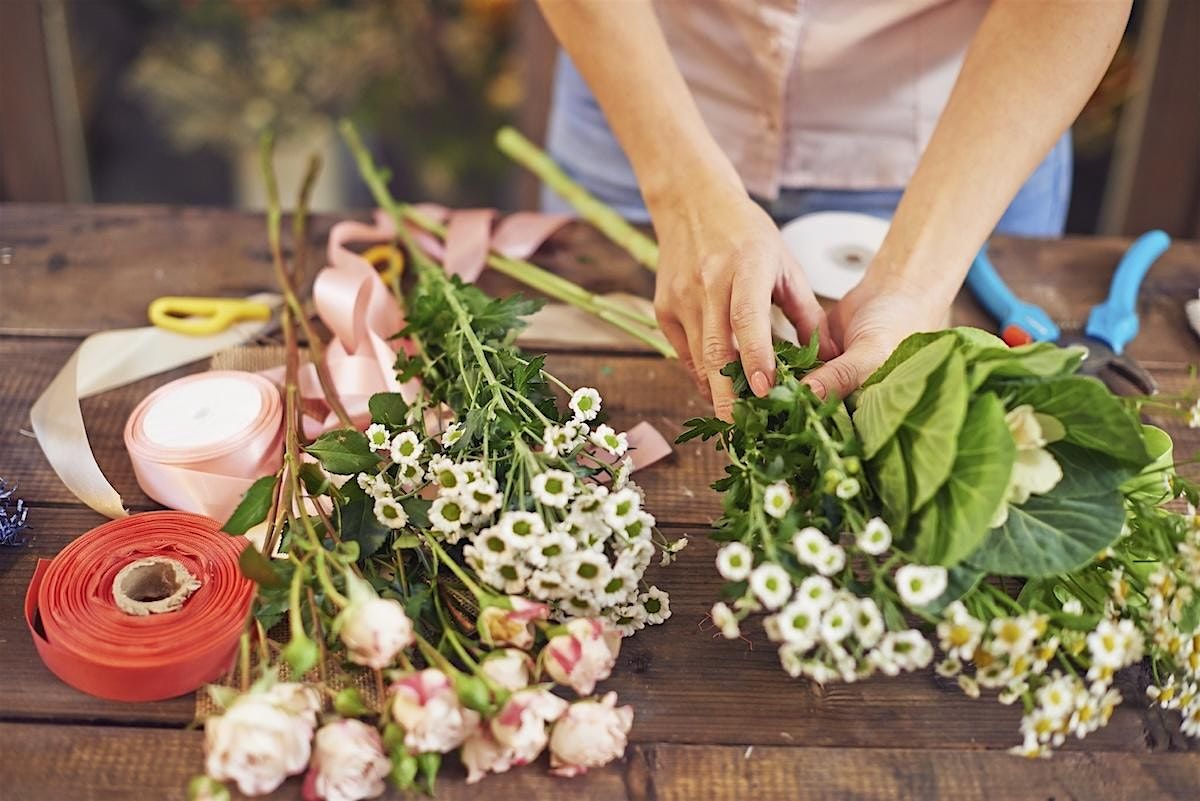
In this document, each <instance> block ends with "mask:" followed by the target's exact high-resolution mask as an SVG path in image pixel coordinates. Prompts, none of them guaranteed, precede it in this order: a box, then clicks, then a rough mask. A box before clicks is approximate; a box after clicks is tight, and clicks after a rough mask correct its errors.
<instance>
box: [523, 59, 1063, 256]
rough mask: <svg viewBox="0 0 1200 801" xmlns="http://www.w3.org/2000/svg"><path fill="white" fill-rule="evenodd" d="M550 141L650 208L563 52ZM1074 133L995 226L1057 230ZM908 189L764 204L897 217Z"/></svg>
mask: <svg viewBox="0 0 1200 801" xmlns="http://www.w3.org/2000/svg"><path fill="white" fill-rule="evenodd" d="M546 145H547V150H549V152H550V155H551V156H553V157H554V160H555V161H557V162H558V163H559V164H560V165H562V167H563V169H564V170H565V171H566V173H567V174H568V175H570V176H571V177H572V178H574V179H575V180H576V181H578V182H579V183H581V184H582V185H583V186H584V187H586V188H587V190H588V191H589V192H591V193H592V194H593V195H595V196H596V197H598V198H599V199H600V200H603V201H604V202H605V203H607V204H608V205H610V206H612V207H613V208H614V209H616V211H618V212H619V213H620V214H622V215H623V216H624V217H626V218H627V219H629V220H632V221H634V222H648V221H649V219H650V215H649V214H648V213H647V212H646V206H645V204H644V203H643V202H642V196H641V192H639V191H638V185H637V179H636V178H635V177H634V174H633V168H632V167H631V166H630V164H629V159H627V158H626V157H625V153H624V151H622V150H621V146H620V144H618V142H617V140H616V137H615V136H613V134H612V131H611V130H610V129H609V127H608V122H607V121H606V120H605V119H604V113H603V112H602V111H601V110H600V106H599V104H597V103H596V99H595V98H594V97H593V96H592V93H591V90H590V89H588V87H587V84H586V83H584V80H583V78H582V77H581V76H580V75H579V73H578V71H576V69H575V67H574V65H573V64H572V63H571V61H570V59H568V58H567V57H566V56H564V55H562V54H560V55H559V59H558V65H557V68H556V74H555V80H554V94H553V97H552V100H551V108H550V119H549V124H548V129H547V134H546ZM1071 164H1072V151H1071V135H1070V132H1069V131H1068V132H1067V133H1066V134H1064V135H1063V136H1062V138H1061V139H1059V141H1058V143H1057V144H1055V146H1054V149H1053V150H1051V151H1050V155H1048V156H1047V157H1046V159H1045V160H1044V161H1043V162H1042V163H1041V164H1040V165H1039V166H1038V168H1037V169H1036V170H1035V171H1034V172H1033V174H1032V175H1031V176H1030V177H1029V179H1028V180H1027V181H1026V182H1025V184H1024V186H1022V187H1021V189H1020V191H1018V192H1017V195H1016V197H1014V198H1013V200H1012V202H1011V203H1010V204H1009V206H1008V209H1007V210H1006V211H1005V212H1004V215H1003V216H1002V217H1001V218H1000V222H999V223H998V224H997V225H996V232H997V233H1003V234H1013V235H1016V236H1030V237H1057V236H1061V235H1062V233H1063V228H1064V227H1065V225H1066V220H1067V204H1068V201H1069V200H1070V196H1071ZM902 191H903V189H902V188H900V187H897V188H894V189H874V190H851V189H809V188H803V187H796V188H784V189H783V190H781V191H780V194H779V197H778V198H776V199H775V200H773V201H763V206H764V208H766V209H767V211H768V212H770V214H771V216H772V217H773V218H775V220H776V221H777V222H778V223H780V224H782V223H785V222H787V221H789V220H792V219H794V218H796V217H799V216H801V215H802V214H809V213H811V212H816V211H857V212H862V213H864V214H873V215H875V216H877V217H891V216H892V214H893V213H894V212H895V210H896V204H897V203H899V202H900V195H901V193H902ZM541 201H542V208H543V209H545V210H546V211H569V210H570V209H569V207H568V206H567V205H566V203H565V202H564V201H563V200H562V199H561V198H560V197H558V195H556V194H555V193H554V192H553V191H552V190H550V189H548V188H546V187H543V188H542V198H541Z"/></svg>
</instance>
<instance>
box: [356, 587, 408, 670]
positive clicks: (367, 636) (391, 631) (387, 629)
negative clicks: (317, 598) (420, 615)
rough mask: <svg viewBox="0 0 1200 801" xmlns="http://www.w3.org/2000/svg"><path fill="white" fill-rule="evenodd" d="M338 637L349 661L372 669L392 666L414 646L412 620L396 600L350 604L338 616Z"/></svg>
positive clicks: (375, 599)
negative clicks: (406, 650) (400, 655)
mask: <svg viewBox="0 0 1200 801" xmlns="http://www.w3.org/2000/svg"><path fill="white" fill-rule="evenodd" d="M338 625H339V626H340V628H339V635H340V636H341V638H342V642H343V643H345V645H346V649H347V650H348V651H349V657H350V661H351V662H353V663H354V664H356V665H362V666H364V667H369V668H372V669H374V670H380V669H382V668H385V667H387V666H388V665H390V664H392V661H393V660H395V658H396V654H398V653H400V651H401V650H403V649H404V648H407V647H408V646H410V645H412V643H413V633H412V631H413V628H412V621H410V620H409V619H408V615H406V614H404V607H403V606H401V605H400V602H399V601H395V600H392V599H390V598H371V599H370V600H367V601H362V602H360V603H352V604H351V605H350V606H348V607H346V609H345V610H343V611H342V614H341V615H340V616H339V617H338Z"/></svg>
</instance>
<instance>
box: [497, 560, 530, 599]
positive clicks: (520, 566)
mask: <svg viewBox="0 0 1200 801" xmlns="http://www.w3.org/2000/svg"><path fill="white" fill-rule="evenodd" d="M496 572H497V573H498V574H499V575H500V578H501V581H500V582H499V583H495V584H493V585H492V586H494V587H497V588H499V589H500V590H502V591H503V592H505V593H507V594H508V595H520V594H521V593H524V592H525V582H526V581H527V580H528V579H529V577H530V575H532V573H533V570H532V569H531V568H530V567H529V565H527V564H525V563H524V562H506V563H503V564H500V565H497V566H496Z"/></svg>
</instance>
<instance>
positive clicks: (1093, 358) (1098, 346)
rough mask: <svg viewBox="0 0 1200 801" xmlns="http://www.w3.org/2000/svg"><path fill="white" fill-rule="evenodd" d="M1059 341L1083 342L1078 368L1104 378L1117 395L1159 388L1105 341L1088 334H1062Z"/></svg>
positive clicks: (1081, 343)
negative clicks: (1081, 357)
mask: <svg viewBox="0 0 1200 801" xmlns="http://www.w3.org/2000/svg"><path fill="white" fill-rule="evenodd" d="M1059 344H1060V345H1082V346H1083V347H1085V348H1087V356H1086V357H1085V358H1084V360H1083V365H1082V366H1081V367H1080V368H1079V372H1081V373H1083V374H1085V375H1092V376H1095V377H1096V378H1099V379H1100V380H1101V381H1103V382H1104V384H1105V386H1107V387H1108V388H1109V389H1111V390H1112V391H1113V392H1114V393H1116V394H1117V395H1153V394H1154V393H1156V392H1158V382H1157V381H1155V380H1154V376H1152V375H1150V373H1149V372H1148V371H1147V370H1146V368H1144V367H1142V366H1141V365H1140V364H1138V363H1137V361H1136V360H1134V359H1131V358H1130V357H1128V356H1118V355H1117V354H1116V353H1114V352H1113V349H1112V348H1110V347H1109V346H1108V344H1107V343H1105V342H1103V341H1101V340H1099V339H1096V338H1095V337H1088V336H1075V335H1071V336H1065V337H1063V338H1062V339H1060V340H1059Z"/></svg>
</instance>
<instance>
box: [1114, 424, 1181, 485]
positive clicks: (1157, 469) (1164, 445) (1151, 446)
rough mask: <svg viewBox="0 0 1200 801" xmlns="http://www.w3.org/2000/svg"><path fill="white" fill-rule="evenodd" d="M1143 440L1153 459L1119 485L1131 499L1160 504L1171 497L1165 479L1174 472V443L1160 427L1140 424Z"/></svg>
mask: <svg viewBox="0 0 1200 801" xmlns="http://www.w3.org/2000/svg"><path fill="white" fill-rule="evenodd" d="M1142 434H1143V441H1144V442H1145V443H1146V448H1147V449H1148V450H1149V451H1150V455H1151V456H1152V457H1153V458H1154V461H1153V462H1151V463H1150V464H1148V465H1147V466H1146V467H1145V468H1144V469H1143V470H1142V472H1140V473H1138V474H1137V475H1136V476H1134V477H1133V478H1131V479H1129V480H1128V481H1126V482H1125V483H1124V484H1122V485H1121V491H1122V492H1124V493H1125V495H1126V497H1128V498H1129V499H1130V500H1132V501H1139V502H1141V503H1149V504H1160V503H1165V502H1166V501H1168V500H1169V499H1170V498H1171V490H1170V487H1169V486H1168V485H1167V479H1169V478H1170V477H1171V476H1172V475H1174V474H1175V443H1174V442H1172V441H1171V435H1170V434H1168V433H1167V432H1166V431H1163V430H1162V429H1161V428H1156V427H1154V426H1142Z"/></svg>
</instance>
